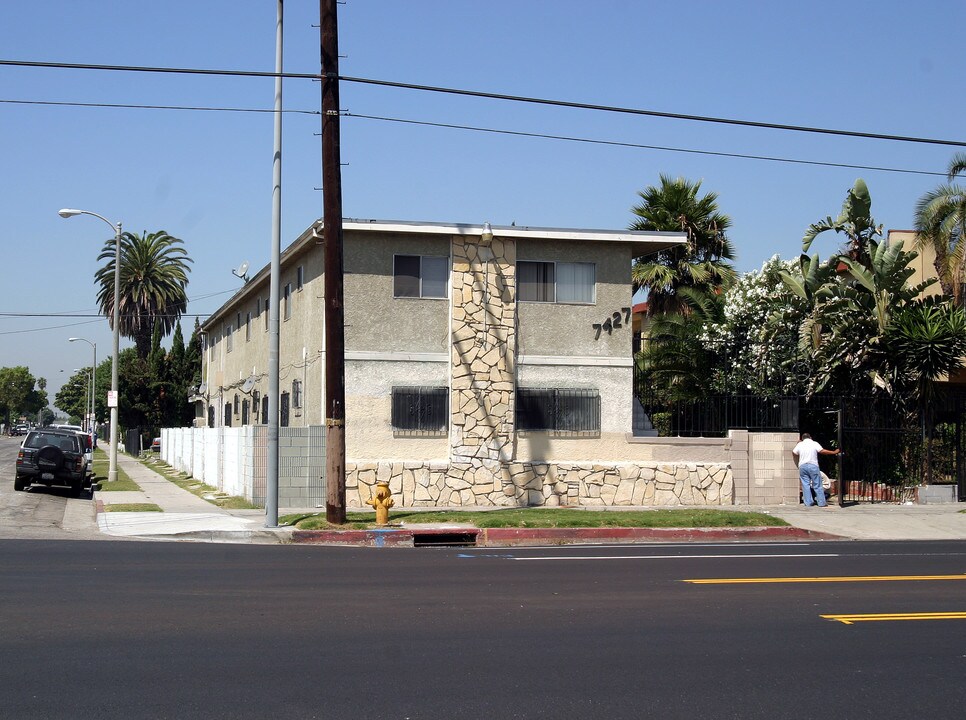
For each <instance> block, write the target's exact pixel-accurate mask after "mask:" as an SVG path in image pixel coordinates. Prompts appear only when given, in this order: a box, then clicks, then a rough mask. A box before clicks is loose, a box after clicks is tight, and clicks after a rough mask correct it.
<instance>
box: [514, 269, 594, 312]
mask: <svg viewBox="0 0 966 720" xmlns="http://www.w3.org/2000/svg"><path fill="white" fill-rule="evenodd" d="M596 280H597V266H596V265H595V264H594V263H565V262H533V261H530V260H520V261H519V262H518V263H517V300H519V301H521V302H547V303H554V302H555V303H580V304H590V305H592V304H593V303H594V302H596V299H595V293H594V288H595V285H596Z"/></svg>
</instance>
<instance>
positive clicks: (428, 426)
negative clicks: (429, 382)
mask: <svg viewBox="0 0 966 720" xmlns="http://www.w3.org/2000/svg"><path fill="white" fill-rule="evenodd" d="M448 427H449V390H448V389H447V388H445V387H394V388H393V389H392V430H393V434H394V435H397V436H427V435H430V436H445V435H446V430H447V428H448Z"/></svg>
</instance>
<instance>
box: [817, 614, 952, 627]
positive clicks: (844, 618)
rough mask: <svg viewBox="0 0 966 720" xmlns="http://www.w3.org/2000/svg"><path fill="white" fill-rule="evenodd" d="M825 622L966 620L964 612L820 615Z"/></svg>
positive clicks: (849, 623)
mask: <svg viewBox="0 0 966 720" xmlns="http://www.w3.org/2000/svg"><path fill="white" fill-rule="evenodd" d="M820 617H822V618H824V619H826V620H835V621H836V622H840V623H843V624H845V625H851V624H853V623H857V622H883V621H891V622H894V621H900V620H966V612H931V613H929V612H927V613H880V614H877V615H821V616H820Z"/></svg>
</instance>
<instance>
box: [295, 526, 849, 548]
mask: <svg viewBox="0 0 966 720" xmlns="http://www.w3.org/2000/svg"><path fill="white" fill-rule="evenodd" d="M434 535H435V536H440V535H463V536H466V535H469V536H475V538H476V545H477V546H478V547H500V546H512V545H563V544H567V543H595V542H596V543H603V542H618V543H619V542H626V543H630V542H714V541H755V540H774V541H783V540H786V541H790V540H841V539H842V538H841V537H840V536H838V535H831V534H829V533H821V532H815V531H812V530H805V529H803V528H797V527H738V528H485V529H482V530H479V529H476V528H466V529H463V528H460V529H452V530H437V529H432V530H428V529H427V530H418V529H413V528H387V529H386V530H295V531H293V532H292V542H293V543H312V544H317V545H357V546H363V547H413V546H414V543H415V540H414V537H415V536H419V537H428V536H434ZM440 544H443V543H440Z"/></svg>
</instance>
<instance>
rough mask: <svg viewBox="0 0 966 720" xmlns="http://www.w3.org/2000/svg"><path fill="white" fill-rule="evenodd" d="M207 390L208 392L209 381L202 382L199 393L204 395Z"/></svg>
mask: <svg viewBox="0 0 966 720" xmlns="http://www.w3.org/2000/svg"><path fill="white" fill-rule="evenodd" d="M206 392H208V383H201V385H199V386H198V394H199V395H204V394H205V393H206Z"/></svg>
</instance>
